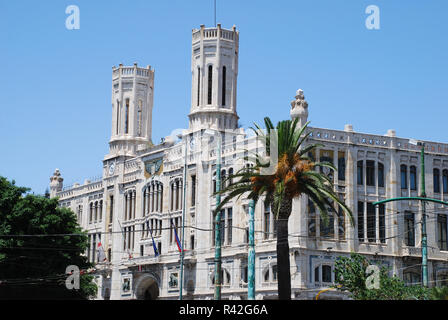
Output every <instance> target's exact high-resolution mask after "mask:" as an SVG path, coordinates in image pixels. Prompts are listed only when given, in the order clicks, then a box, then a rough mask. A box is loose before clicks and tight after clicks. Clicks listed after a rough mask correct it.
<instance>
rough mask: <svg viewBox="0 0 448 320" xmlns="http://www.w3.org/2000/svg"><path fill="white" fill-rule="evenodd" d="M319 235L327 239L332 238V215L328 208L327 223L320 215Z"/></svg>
mask: <svg viewBox="0 0 448 320" xmlns="http://www.w3.org/2000/svg"><path fill="white" fill-rule="evenodd" d="M320 236H321V237H322V238H327V239H333V238H334V215H333V213H332V212H330V210H328V219H327V224H325V223H324V219H322V216H320Z"/></svg>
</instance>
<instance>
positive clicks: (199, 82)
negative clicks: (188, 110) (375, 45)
mask: <svg viewBox="0 0 448 320" xmlns="http://www.w3.org/2000/svg"><path fill="white" fill-rule="evenodd" d="M200 95H201V68H199V67H198V103H197V105H198V106H199V99H200Z"/></svg>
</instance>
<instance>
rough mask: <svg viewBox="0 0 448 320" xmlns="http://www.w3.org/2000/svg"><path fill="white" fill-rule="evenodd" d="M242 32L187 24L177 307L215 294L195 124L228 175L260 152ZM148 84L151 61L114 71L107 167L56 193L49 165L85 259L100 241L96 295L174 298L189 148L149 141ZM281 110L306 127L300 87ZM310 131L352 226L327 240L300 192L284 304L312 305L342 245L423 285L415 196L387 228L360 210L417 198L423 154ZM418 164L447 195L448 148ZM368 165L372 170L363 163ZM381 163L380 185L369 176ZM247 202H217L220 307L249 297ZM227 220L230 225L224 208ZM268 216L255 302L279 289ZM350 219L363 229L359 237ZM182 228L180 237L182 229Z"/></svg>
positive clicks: (393, 213) (390, 209)
mask: <svg viewBox="0 0 448 320" xmlns="http://www.w3.org/2000/svg"><path fill="white" fill-rule="evenodd" d="M238 37H239V34H238V31H236V28H235V27H234V28H233V29H231V30H226V29H223V28H221V26H219V25H218V26H217V28H205V27H204V26H201V28H200V29H199V30H193V40H192V79H193V81H192V99H191V110H190V114H189V123H190V125H189V129H188V131H187V132H186V134H187V137H188V139H190V141H189V142H193V143H191V144H190V143H189V147H188V148H189V149H188V155H187V168H188V169H187V192H186V197H187V199H186V200H187V201H186V204H187V205H186V213H185V226H186V227H185V249H186V252H185V260H184V261H185V269H184V285H183V290H184V292H183V294H184V295H185V297H186V298H187V299H211V298H212V297H213V282H212V281H213V275H214V272H213V270H214V247H213V242H214V238H213V217H212V211H213V209H214V207H215V203H216V200H215V198H214V197H213V196H212V194H213V185H214V183H213V177H214V171H215V168H216V165H215V163H216V158H217V154H216V150H215V149H214V148H213V147H212V148H208V147H207V146H208V141H209V139H210V137H209V136H206V135H205V134H204V132H203V130H202V129H206V128H212V129H216V130H220V131H222V132H224V131H225V134H223V137H224V140H223V148H222V160H223V165H222V170H225V171H226V173H228V172H229V170H230V169H231V168H232V169H233V171H234V172H236V171H237V170H239V169H240V168H242V166H244V165H246V163H244V161H242V160H240V159H243V157H244V156H245V152H244V151H243V150H244V149H248V150H250V151H255V150H260V149H259V147H260V146H258V145H257V144H256V139H255V137H251V136H248V135H246V133H245V131H244V130H243V129H239V128H237V121H238V115H237V112H236V84H237V74H238ZM208 66H212V68H213V79H212V82H211V83H212V90H211V93H212V97H211V99H212V103H210V104H209V103H208V101H207V99H208V92H209V91H208V87H207V86H208V79H207V74H205V73H204V72H202V73H197V70H198V68H199V69H200V70H207V69H208ZM223 66H226V86H225V91H224V94H225V95H226V101H225V102H226V103H225V105H223V104H222V102H223V100H222V95H223V91H222V88H223V86H222V83H221V82H220V81H221V80H222V79H223V75H222V70H223ZM198 74H200V78H199V81H198V78H197V76H198ZM198 83H199V87H198V85H197V84H198ZM153 88H154V71H153V70H151V68H150V67H147V68H139V67H137V65H136V64H135V65H134V66H133V67H125V66H122V65H120V67H119V68H114V69H113V76H112V105H113V108H112V132H111V140H110V153H109V154H108V155H106V157H105V158H104V159H103V173H102V177H101V178H100V179H97V180H96V181H86V182H85V183H84V184H82V185H74V186H70V187H65V188H62V181H63V179H62V177H61V175H60V173H59V171H58V170H57V171H56V172H55V174H54V176H53V177H52V178H51V183H50V188H51V196H52V197H54V196H57V197H59V202H60V205H61V206H66V207H70V208H71V209H72V210H73V211H74V212H75V213H76V214H77V215H78V219H79V222H80V225H81V226H82V228H83V229H85V230H87V232H88V234H89V235H90V243H91V244H92V246H91V248H90V249H91V250H90V253H89V254H88V255H89V257H90V258H92V257H93V252H94V251H95V248H94V247H93V245H94V244H97V243H98V242H99V241H101V243H102V245H103V247H104V250H105V252H106V255H107V257H108V262H107V263H102V264H101V263H99V264H97V268H98V270H99V273H98V275H99V276H100V278H99V279H98V283H100V284H101V287H100V289H101V290H99V293H98V297H97V298H98V299H109V298H110V299H145V298H147V299H154V298H159V299H178V297H179V275H180V270H179V262H180V259H179V252H178V249H177V245H176V242H175V240H174V235H173V233H172V223H171V221H173V223H176V222H177V223H178V225H179V226H180V225H181V220H180V219H181V217H182V205H183V201H182V183H183V181H182V179H183V169H184V157H183V155H184V148H185V144H184V143H183V142H182V141H181V142H177V143H176V142H173V141H170V140H165V141H164V142H162V143H160V144H158V145H153V144H152V142H151V120H152V119H151V118H152V108H153V102H152V101H153ZM198 92H199V103H198ZM127 99H129V110H128V130H127V133H126V130H125V126H126V118H127V117H126V110H125V109H123V107H124V108H126V101H127ZM139 101H141V104H140V103H139ZM123 103H124V105H123ZM140 106H141V109H140ZM291 107H292V108H291V117H292V118H299V120H300V122H301V124H304V123H305V122H306V121H307V118H308V103H307V102H306V101H305V100H304V95H303V91H302V90H299V91H298V92H297V95H296V97H295V100H294V101H293V102H292V103H291ZM139 112H140V113H139ZM308 131H311V132H312V135H311V136H310V138H309V143H314V142H319V143H322V144H323V145H324V146H323V147H320V148H318V149H317V151H316V153H315V154H314V155H313V156H314V157H315V159H316V160H325V161H331V162H333V164H334V165H335V166H336V168H337V170H336V172H333V173H332V176H333V180H334V185H335V190H336V191H337V192H338V193H340V194H341V196H342V197H344V199H345V202H346V203H347V204H348V206H349V207H350V208H351V209H352V211H353V214H354V217H355V221H356V226H355V227H352V226H351V225H350V224H349V222H348V219H345V221H342V220H340V219H339V218H337V217H335V219H334V220H333V228H330V231H329V232H327V233H326V231H328V230H327V229H326V228H325V227H324V226H321V225H320V221H319V220H320V219H319V216H318V215H314V216H313V214H312V212H311V210H310V208H309V206H308V200H307V199H306V198H305V197H302V198H300V199H296V200H295V201H294V203H293V213H292V215H291V217H290V221H289V233H290V237H289V246H290V264H291V283H292V294H293V298H297V299H312V298H314V297H315V296H316V294H317V293H318V292H319V291H320V290H322V289H324V288H328V287H329V286H330V285H331V282H332V281H334V273H333V267H334V262H335V259H336V257H337V256H340V255H349V254H350V252H352V251H355V252H359V253H362V254H365V255H366V256H368V257H369V258H370V259H372V260H375V261H377V262H383V263H385V264H387V265H389V266H390V267H391V268H392V272H393V273H394V274H397V275H398V276H400V277H403V276H404V277H405V278H406V279H408V278H412V277H414V278H415V279H416V281H421V280H418V275H419V273H420V263H421V251H420V250H421V248H420V224H419V221H420V219H421V213H420V210H419V207H418V205H416V203H412V202H394V203H390V204H388V205H387V206H386V212H385V215H384V223H383V222H382V221H383V220H382V216H381V214H380V212H379V209H375V213H374V218H373V219H372V218H371V217H372V215H369V213H368V212H367V203H372V202H374V201H378V200H384V199H386V198H391V197H398V196H417V195H419V194H420V173H419V172H420V157H419V152H420V149H419V147H416V146H414V145H412V144H409V139H404V138H398V137H396V134H395V132H394V131H389V132H388V133H387V134H386V135H384V136H381V135H371V134H364V133H359V132H355V131H354V130H353V126H352V125H346V127H345V129H344V130H332V129H325V128H308ZM257 148H258V149H257ZM425 156H426V158H425V162H426V172H425V178H426V190H427V195H428V197H434V198H437V199H441V200H444V201H447V200H448V190H447V189H448V185H447V186H446V188H445V180H444V179H445V178H444V176H443V174H444V172H445V171H444V170H447V171H446V172H447V174H448V145H447V144H443V143H437V142H429V141H428V142H425ZM238 160H239V161H238ZM358 161H362V163H363V166H362V168H361V169H359V170H360V171H359V172H360V173H361V172H362V179H363V183H362V184H360V183H358ZM368 165H369V166H370V165H373V166H371V167H369V169H367V166H368ZM401 165H406V168H407V170H406V173H405V174H406V177H407V181H406V182H407V183H406V186H403V188H402V185H401V169H400V168H401ZM381 166H382V168H383V173H384V175H383V181H384V183H383V184H381V183H380V181H379V180H380V179H379V171H380V168H381ZM411 166H414V167H415V169H416V176H415V178H416V188H415V190H413V188H411V180H412V179H413V178H412V177H411V175H412V174H411V172H410V167H411ZM371 168H372V169H371ZM434 168H437V169H439V181H440V191H439V192H434V183H433V181H434V179H433V169H434ZM370 170H373V176H372V177H373V180H372V179H370V178H372V177H368V175H369V174H370V173H371V171H370ZM367 179H369V184H370V185H368V183H367ZM371 180H372V181H371ZM446 182H447V183H448V180H447V181H446ZM193 183H194V187H193ZM445 191H446V192H445ZM193 193H194V194H193ZM360 202H363V203H364V212H362V215H358V210H359V207H358V204H359V203H360ZM247 204H248V201H247V200H246V199H239V200H233V201H231V202H230V203H229V204H228V205H226V207H225V210H227V209H229V208H232V227H231V228H230V227H229V221H230V220H224V221H225V225H226V226H225V232H224V238H225V239H224V243H223V247H222V261H223V262H222V268H223V270H224V283H223V288H222V296H223V298H224V299H246V298H247V273H246V267H247V253H248V243H247V241H246V229H247V227H248V219H247ZM91 208H92V209H91ZM92 210H93V211H92ZM405 210H412V212H414V213H416V214H415V220H414V223H415V244H414V245H406V235H407V234H408V233H409V232H407V231H406V230H407V229H406V225H405V214H404V212H405ZM95 212H96V219H95ZM428 212H430V213H429V214H428V226H427V230H428V248H429V250H428V257H429V270H430V274H429V280H430V281H431V284H434V283H436V282H437V281H446V280H447V279H448V264H447V259H448V251H447V248H446V247H442V248H441V247H440V243H439V241H438V240H439V238H440V234H439V233H440V231H439V229H438V222H437V216H436V213H439V212H438V211H437V207H434V205H432V204H430V205H428ZM442 212H445V211H443V210H441V211H440V213H442ZM224 216H225V217H228V215H227V213H226V214H225V215H224ZM266 216H267V215H266V214H265V208H264V205H263V203H262V202H260V203H258V204H257V206H256V209H255V230H256V231H257V232H256V233H255V245H256V246H255V250H256V260H255V261H256V267H255V268H256V277H255V279H256V285H255V286H256V295H257V299H270V298H276V294H277V283H276V272H275V270H276V238H275V236H274V234H273V233H274V222H273V220H269V223H268V222H267V221H266V219H265V217H266ZM361 216H363V217H364V221H363V222H362V224H361V223H360V222H361V221H360V220H358V217H361ZM151 225H152V236H153V239H154V243H155V245H156V247H157V248H158V250H160V255H159V256H157V257H156V256H155V255H154V250H153V240H152V238H151V234H150V233H148V231H149V230H148V227H147V226H151ZM360 225H362V228H363V229H360ZM143 226H144V227H143ZM380 226H383V227H381V228H380ZM267 228H268V229H267ZM230 230H231V239H230V237H229V236H230V233H229V231H230ZM360 230H361V231H362V230H363V232H361V231H360ZM383 231H384V234H383ZM178 234H179V237H180V235H181V228H179V232H178ZM442 245H443V244H442ZM445 246H446V244H445ZM142 253H143V254H142ZM328 270H330V272H329V273H328ZM176 276H177V282H176ZM321 298H329V299H340V298H344V299H345V298H346V296H344V295H342V294H340V293H337V292H332V291H328V292H326V293H324V294H322V296H321Z"/></svg>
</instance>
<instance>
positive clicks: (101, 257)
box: [97, 241, 107, 262]
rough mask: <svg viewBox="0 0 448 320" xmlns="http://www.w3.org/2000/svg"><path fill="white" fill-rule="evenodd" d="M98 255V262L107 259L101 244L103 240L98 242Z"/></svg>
mask: <svg viewBox="0 0 448 320" xmlns="http://www.w3.org/2000/svg"><path fill="white" fill-rule="evenodd" d="M97 257H98V262H104V261H106V260H107V258H106V254H105V253H104V248H103V245H102V244H101V241H100V242H98V248H97Z"/></svg>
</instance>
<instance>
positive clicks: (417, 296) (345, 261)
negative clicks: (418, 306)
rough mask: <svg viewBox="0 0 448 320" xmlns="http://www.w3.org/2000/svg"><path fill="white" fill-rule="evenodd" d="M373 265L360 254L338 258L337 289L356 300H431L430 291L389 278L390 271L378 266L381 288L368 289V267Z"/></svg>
mask: <svg viewBox="0 0 448 320" xmlns="http://www.w3.org/2000/svg"><path fill="white" fill-rule="evenodd" d="M371 264H372V263H371V262H370V261H369V260H368V259H367V258H366V257H364V256H362V255H360V254H358V253H352V254H351V256H350V257H338V258H337V260H336V264H335V282H336V283H337V285H336V286H335V288H337V290H340V291H348V292H350V296H351V297H352V298H353V299H355V300H421V299H425V300H426V299H430V298H431V296H430V290H429V289H427V288H425V287H422V286H406V284H405V283H404V281H403V280H401V279H400V278H398V277H396V276H392V277H391V276H389V269H388V268H387V267H385V266H378V267H379V269H380V272H379V288H378V289H375V288H373V289H368V288H367V285H366V283H367V282H368V277H370V276H373V271H372V272H370V273H367V267H368V266H369V265H371Z"/></svg>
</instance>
